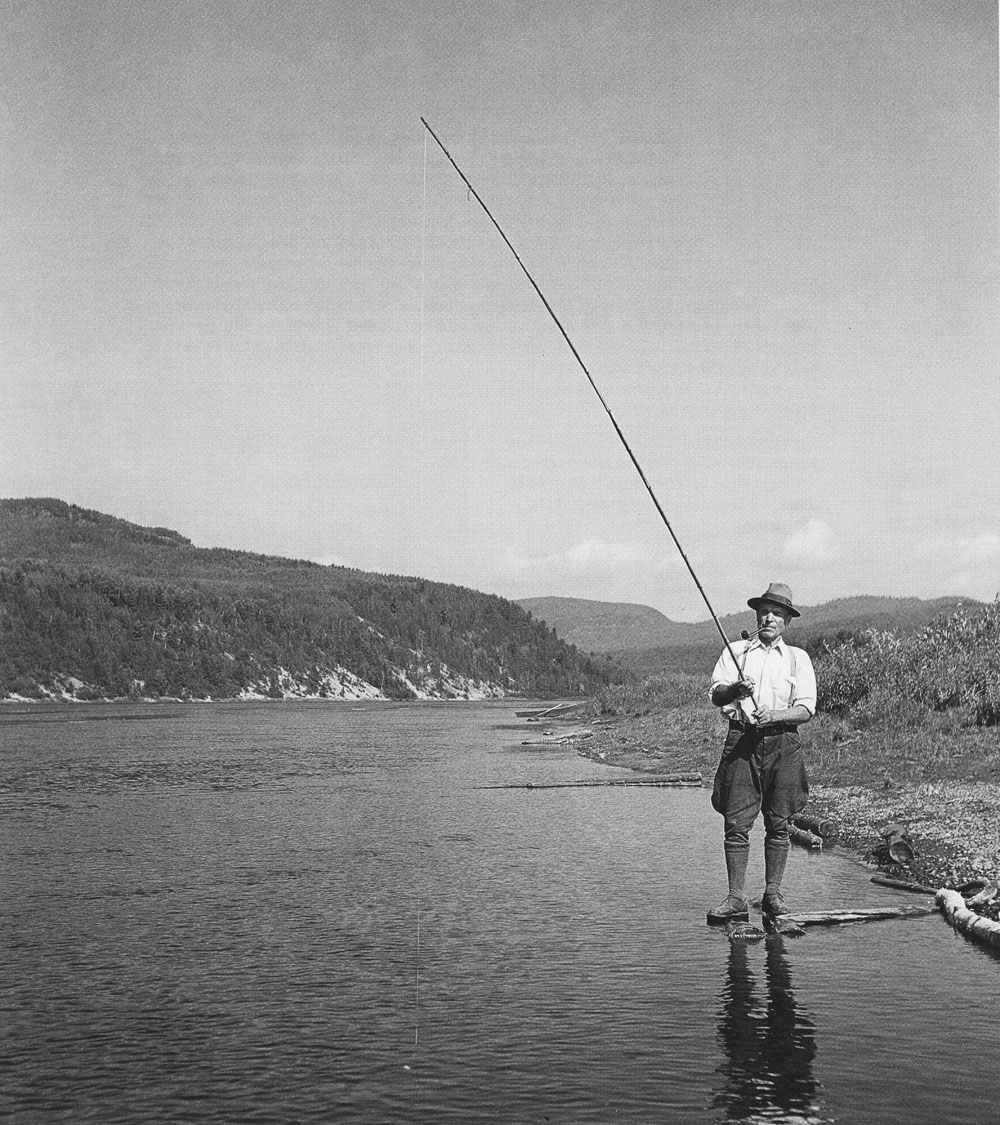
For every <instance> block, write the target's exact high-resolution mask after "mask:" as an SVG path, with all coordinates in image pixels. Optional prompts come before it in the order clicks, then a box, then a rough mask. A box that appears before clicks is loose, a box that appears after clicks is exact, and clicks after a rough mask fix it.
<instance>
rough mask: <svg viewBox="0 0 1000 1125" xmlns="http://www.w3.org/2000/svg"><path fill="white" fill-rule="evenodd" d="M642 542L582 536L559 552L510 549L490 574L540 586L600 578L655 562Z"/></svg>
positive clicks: (647, 566) (642, 567)
mask: <svg viewBox="0 0 1000 1125" xmlns="http://www.w3.org/2000/svg"><path fill="white" fill-rule="evenodd" d="M658 561H659V560H655V561H654V560H653V558H652V556H651V553H650V550H649V547H648V546H647V545H646V544H643V543H608V542H605V541H604V540H603V539H584V540H583V541H582V542H579V543H574V544H572V545H570V546H568V547H566V548H564V549H563V550H561V551H552V552H550V553H549V554H545V555H518V554H514V553H513V552H510V553H508V554H506V555H505V556H504V557H503V558H501V559H500V560H498V562H497V564H496V566H495V567H494V571H493V577H494V578H495V579H496V580H497V581H500V582H513V583H516V584H518V585H521V586H523V585H530V586H532V587H533V588H539V587H541V586H545V585H558V584H560V583H566V582H569V581H572V580H579V579H590V578H603V577H608V576H610V575H618V574H620V573H622V572H623V571H624V572H628V571H635V570H637V569H640V568H641V569H643V570H646V571H648V570H649V569H651V568H652V567H653V566H654V565H655V562H658Z"/></svg>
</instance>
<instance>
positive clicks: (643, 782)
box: [475, 773, 702, 789]
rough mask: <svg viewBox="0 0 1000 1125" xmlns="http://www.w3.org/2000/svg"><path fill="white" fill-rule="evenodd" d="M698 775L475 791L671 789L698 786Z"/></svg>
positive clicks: (542, 783)
mask: <svg viewBox="0 0 1000 1125" xmlns="http://www.w3.org/2000/svg"><path fill="white" fill-rule="evenodd" d="M701 783H702V776H701V774H700V773H673V774H663V775H660V776H658V777H621V778H619V777H593V778H588V779H587V780H586V781H528V782H521V783H519V784H512V785H477V786H475V788H476V789H607V788H610V787H612V786H614V787H616V788H624V787H630V786H645V787H646V788H654V789H673V788H677V787H678V786H700V785H701Z"/></svg>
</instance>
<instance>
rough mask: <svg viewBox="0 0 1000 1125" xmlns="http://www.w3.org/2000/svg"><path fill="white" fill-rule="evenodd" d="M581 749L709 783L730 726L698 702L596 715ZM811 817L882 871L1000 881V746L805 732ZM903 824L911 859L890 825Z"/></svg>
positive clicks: (845, 730) (939, 879)
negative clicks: (892, 849) (902, 859)
mask: <svg viewBox="0 0 1000 1125" xmlns="http://www.w3.org/2000/svg"><path fill="white" fill-rule="evenodd" d="M592 729H593V732H594V733H593V737H591V738H589V739H587V740H586V742H581V743H579V744H578V752H579V753H580V754H581V755H583V756H584V757H587V758H592V759H594V760H596V761H600V762H603V763H605V764H606V765H612V766H617V767H620V768H622V769H626V770H632V771H635V772H639V773H647V774H658V773H681V772H690V771H699V772H701V773H702V775H703V776H704V777H705V784H706V785H709V784H711V780H712V778H713V777H714V775H715V769H716V766H717V765H718V760H719V753H720V750H721V746H722V741H723V738H724V733H725V732H724V730H723V726H722V723H721V722H720V719H719V714H718V712H717V711H716V710H715V709H714V708H712V707H710V706H709V705H707V704H702V703H700V702H692V703H686V704H683V705H681V706H678V707H672V708H669V709H667V710H661V711H656V712H653V713H650V714H646V715H620V716H615V717H613V718H608V717H600V716H599V717H597V718H596V719H595V722H594V726H593V728H592ZM802 735H803V743H804V748H805V753H806V759H807V763H808V769H809V776H810V786H811V789H810V797H809V809H808V811H809V812H812V813H814V814H816V815H820V816H823V817H827V818H829V819H831V820H833V821H834V822H835V823H836V824H837V826H838V830H839V835H838V840H837V842H838V843H839V844H841V845H843V846H845V847H848V848H850V849H851V850H852V851H854V852H856V853H857V854H858V855H859V856H861V857H862V858H863V859H864V860H865V861H866V862H868V863H869V864H871V865H872V866H873V868H875V869H877V870H879V871H882V872H883V873H885V874H887V875H890V876H893V877H896V878H900V879H906V880H910V881H914V882H918V883H924V884H927V885H929V886H934V887H956V886H960V885H962V884H963V883H967V882H971V881H972V880H976V879H983V880H987V881H990V882H995V881H997V879H998V878H1000V815H998V814H1000V739H998V738H997V732H996V730H995V729H989V728H987V729H982V728H967V727H965V728H963V727H960V726H957V725H954V724H949V723H948V722H947V721H944V720H942V721H940V722H932V723H930V724H924V725H922V726H921V728H920V729H919V730H912V729H906V728H897V729H894V730H888V729H878V730H874V729H870V730H859V729H856V728H852V727H850V726H849V725H848V724H846V723H844V722H842V721H840V720H837V719H834V718H831V717H827V716H819V717H818V718H817V719H816V720H814V721H813V722H812V723H810V724H809V725H808V726H807V727H804V728H803V731H802ZM891 823H897V824H902V825H904V826H905V828H906V830H907V833H908V839H909V842H910V844H911V846H912V849H913V857H912V859H910V860H909V861H908V862H907V863H905V864H904V863H896V862H894V861H893V860H892V859H891V857H890V856H889V854H888V850H887V847H886V843H885V840H884V839H883V836H882V831H883V829H884V828H885V827H886V826H887V825H888V824H891Z"/></svg>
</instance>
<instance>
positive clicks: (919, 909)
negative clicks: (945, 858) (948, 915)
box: [790, 906, 937, 926]
mask: <svg viewBox="0 0 1000 1125" xmlns="http://www.w3.org/2000/svg"><path fill="white" fill-rule="evenodd" d="M936 909H937V908H936V907H934V906H884V907H883V906H875V907H865V908H864V909H861V910H822V911H817V912H814V913H811V914H799V913H795V914H792V915H791V916H790V917H791V919H792V921H793V922H797V923H798V924H799V925H800V926H838V925H842V924H843V923H845V922H881V921H883V920H884V919H888V918H922V917H925V916H926V915H928V914H933V913H934V912H935V910H936Z"/></svg>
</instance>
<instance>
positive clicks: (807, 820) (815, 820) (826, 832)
mask: <svg viewBox="0 0 1000 1125" xmlns="http://www.w3.org/2000/svg"><path fill="white" fill-rule="evenodd" d="M792 824H794V825H795V826H796V827H797V828H802V829H804V830H805V831H806V832H812V833H813V835H814V836H822V837H823V839H830V838H832V837H834V836H837V835H838V832H837V826H836V824H834V823H833V821H832V820H827V819H826V818H825V817H822V816H809V815H808V814H806V813H797V814H796V815H795V816H793V817H792Z"/></svg>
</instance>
